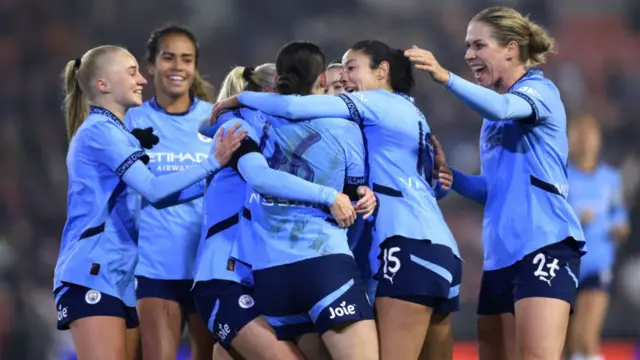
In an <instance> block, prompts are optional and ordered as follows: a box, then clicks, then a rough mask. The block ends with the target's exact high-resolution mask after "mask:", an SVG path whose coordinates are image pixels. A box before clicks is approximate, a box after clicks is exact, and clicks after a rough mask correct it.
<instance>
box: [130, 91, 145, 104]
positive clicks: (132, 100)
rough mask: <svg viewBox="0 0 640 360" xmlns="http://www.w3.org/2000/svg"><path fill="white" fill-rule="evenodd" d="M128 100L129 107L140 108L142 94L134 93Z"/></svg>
mask: <svg viewBox="0 0 640 360" xmlns="http://www.w3.org/2000/svg"><path fill="white" fill-rule="evenodd" d="M128 100H129V104H128V105H129V107H134V106H140V105H142V102H143V101H142V93H137V92H134V93H133V94H132V95H131V97H130V98H129V99H128Z"/></svg>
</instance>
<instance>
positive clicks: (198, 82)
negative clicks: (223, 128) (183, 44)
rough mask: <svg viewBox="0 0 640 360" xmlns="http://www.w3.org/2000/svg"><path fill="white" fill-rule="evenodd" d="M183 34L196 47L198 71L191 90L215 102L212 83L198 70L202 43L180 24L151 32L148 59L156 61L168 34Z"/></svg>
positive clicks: (203, 98) (149, 61)
mask: <svg viewBox="0 0 640 360" xmlns="http://www.w3.org/2000/svg"><path fill="white" fill-rule="evenodd" d="M171 35H182V36H185V37H187V38H188V39H189V41H191V43H193V47H194V48H195V49H196V54H195V55H196V72H195V74H194V76H193V84H191V92H192V93H193V95H194V96H195V97H197V98H198V99H201V100H204V101H208V102H213V98H214V96H213V92H214V88H213V85H211V83H209V82H208V81H206V80H204V79H203V78H202V76H200V73H199V72H198V70H197V66H198V58H199V56H200V45H199V44H198V40H197V39H196V36H195V35H193V33H192V32H191V31H189V30H187V29H185V28H183V27H181V26H178V25H166V26H164V27H161V28H159V29H157V30H156V31H154V32H153V33H151V36H150V37H149V40H147V54H146V59H147V62H148V63H150V64H153V63H155V61H156V57H157V56H158V51H159V48H160V42H161V41H162V39H164V38H165V37H167V36H171Z"/></svg>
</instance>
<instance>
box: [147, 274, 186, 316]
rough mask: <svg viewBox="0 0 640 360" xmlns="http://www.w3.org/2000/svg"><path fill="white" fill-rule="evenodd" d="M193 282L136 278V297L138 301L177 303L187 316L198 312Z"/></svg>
mask: <svg viewBox="0 0 640 360" xmlns="http://www.w3.org/2000/svg"><path fill="white" fill-rule="evenodd" d="M192 286H193V280H164V279H150V278H148V277H144V276H136V296H137V297H138V299H143V298H158V299H165V300H171V301H175V302H177V303H178V304H180V307H181V308H182V311H183V312H184V313H185V314H192V313H195V312H196V308H195V305H194V303H193V294H192V293H191V287H192Z"/></svg>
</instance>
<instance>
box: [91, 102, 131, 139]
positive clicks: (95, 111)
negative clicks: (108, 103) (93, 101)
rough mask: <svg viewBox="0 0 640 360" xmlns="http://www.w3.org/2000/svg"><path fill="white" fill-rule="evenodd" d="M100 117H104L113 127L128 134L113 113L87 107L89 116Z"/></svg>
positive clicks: (94, 107) (98, 107)
mask: <svg viewBox="0 0 640 360" xmlns="http://www.w3.org/2000/svg"><path fill="white" fill-rule="evenodd" d="M92 114H93V115H102V116H104V117H106V118H107V119H109V120H110V121H111V122H112V123H113V124H114V125H116V126H117V127H119V128H120V129H122V130H124V131H126V132H129V130H128V129H127V127H126V126H124V123H123V122H122V120H120V119H119V118H118V117H117V116H116V115H115V114H114V113H112V112H111V111H109V110H107V109H105V108H103V107H100V106H94V105H91V107H89V115H92Z"/></svg>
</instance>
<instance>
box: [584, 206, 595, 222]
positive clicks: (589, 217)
mask: <svg viewBox="0 0 640 360" xmlns="http://www.w3.org/2000/svg"><path fill="white" fill-rule="evenodd" d="M594 217H595V214H594V213H593V211H591V210H589V209H586V210H584V211H583V212H582V214H580V222H581V223H582V225H589V224H590V223H591V222H592V221H593V218H594Z"/></svg>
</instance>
